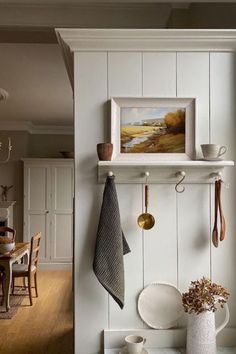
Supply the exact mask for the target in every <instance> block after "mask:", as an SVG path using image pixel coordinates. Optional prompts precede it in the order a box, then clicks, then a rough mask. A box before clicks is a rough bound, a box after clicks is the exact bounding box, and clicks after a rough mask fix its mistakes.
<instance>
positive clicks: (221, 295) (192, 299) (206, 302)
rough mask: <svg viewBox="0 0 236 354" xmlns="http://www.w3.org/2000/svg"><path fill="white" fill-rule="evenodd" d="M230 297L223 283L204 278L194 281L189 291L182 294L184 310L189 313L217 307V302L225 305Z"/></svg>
mask: <svg viewBox="0 0 236 354" xmlns="http://www.w3.org/2000/svg"><path fill="white" fill-rule="evenodd" d="M228 298H229V292H228V291H227V290H226V289H225V288H223V287H222V286H221V285H217V284H215V283H212V282H211V280H210V279H207V278H204V277H203V278H202V279H200V280H196V281H192V282H191V285H190V288H189V291H188V292H186V293H184V294H182V300H183V306H184V310H185V312H187V313H195V314H199V313H202V312H204V311H213V312H215V311H216V309H217V304H220V306H221V307H224V304H225V303H226V302H227V300H228Z"/></svg>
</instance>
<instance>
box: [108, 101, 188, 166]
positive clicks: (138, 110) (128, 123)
mask: <svg viewBox="0 0 236 354" xmlns="http://www.w3.org/2000/svg"><path fill="white" fill-rule="evenodd" d="M111 142H112V143H113V159H116V160H130V161H135V160H136V161H137V160H139V161H140V160H143V161H145V160H153V161H155V160H157V161H158V160H191V159H194V158H195V156H194V155H195V99H194V98H118V97H116V98H115V97H114V98H112V99H111Z"/></svg>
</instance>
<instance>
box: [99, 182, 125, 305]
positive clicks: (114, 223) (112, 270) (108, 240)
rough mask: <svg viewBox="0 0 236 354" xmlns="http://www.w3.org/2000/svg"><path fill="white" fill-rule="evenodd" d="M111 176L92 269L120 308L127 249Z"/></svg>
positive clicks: (122, 299)
mask: <svg viewBox="0 0 236 354" xmlns="http://www.w3.org/2000/svg"><path fill="white" fill-rule="evenodd" d="M114 179H115V177H114V176H108V177H107V180H106V184H105V189H104V192H103V202H102V208H101V214H100V220H99V224H98V231H97V240H96V248H95V256H94V262H93V269H94V273H95V274H96V276H97V278H98V280H99V282H100V283H101V284H102V285H103V286H104V288H105V289H106V290H107V291H108V292H109V294H110V295H111V296H112V297H113V299H114V300H115V301H116V302H117V303H118V304H119V306H120V307H121V308H123V307H124V293H125V285H124V261H123V255H125V254H127V253H129V252H130V248H129V245H128V243H127V241H126V239H125V237H124V234H123V231H122V229H121V224H120V211H119V204H118V199H117V193H116V187H115V182H114Z"/></svg>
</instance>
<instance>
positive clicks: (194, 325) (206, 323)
mask: <svg viewBox="0 0 236 354" xmlns="http://www.w3.org/2000/svg"><path fill="white" fill-rule="evenodd" d="M224 307H225V311H226V314H225V319H224V322H223V323H222V324H221V325H220V326H219V327H218V328H215V313H214V312H212V311H205V312H203V313H201V314H199V315H197V314H189V315H188V327H187V354H216V336H217V334H218V333H219V332H220V331H221V330H222V329H223V328H224V327H225V326H226V325H227V323H228V322H229V308H228V305H227V304H225V306H224Z"/></svg>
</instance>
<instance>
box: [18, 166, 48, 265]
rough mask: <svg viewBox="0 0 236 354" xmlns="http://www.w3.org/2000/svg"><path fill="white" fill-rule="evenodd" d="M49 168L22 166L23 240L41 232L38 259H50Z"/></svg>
mask: <svg viewBox="0 0 236 354" xmlns="http://www.w3.org/2000/svg"><path fill="white" fill-rule="evenodd" d="M49 173H50V168H49V167H47V166H40V165H28V166H25V167H24V241H30V239H31V237H32V236H33V235H35V234H36V233H37V232H39V231H41V232H42V239H41V244H40V253H39V255H40V260H41V261H46V260H49V259H50V242H49V239H50V236H49V231H50V230H49V226H50V213H49V211H50V175H49Z"/></svg>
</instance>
